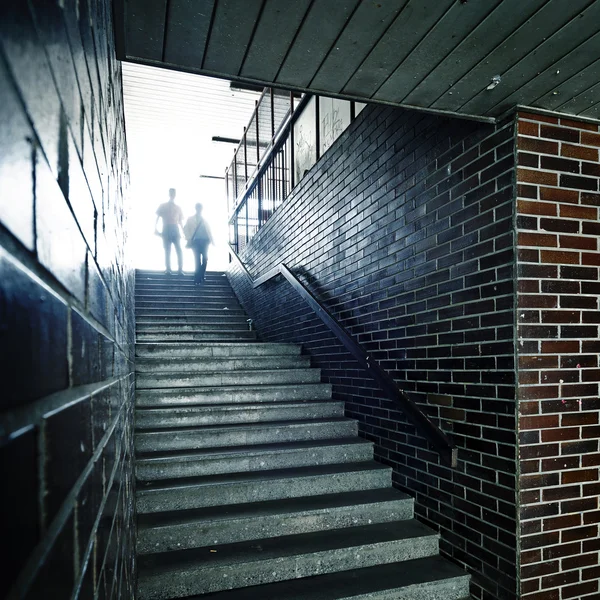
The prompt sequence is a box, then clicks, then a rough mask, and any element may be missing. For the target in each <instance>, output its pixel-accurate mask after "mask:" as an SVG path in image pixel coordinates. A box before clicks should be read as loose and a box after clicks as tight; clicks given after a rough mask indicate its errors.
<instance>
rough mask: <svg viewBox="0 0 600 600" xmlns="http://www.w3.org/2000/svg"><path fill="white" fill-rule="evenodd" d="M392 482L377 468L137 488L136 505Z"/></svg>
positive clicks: (154, 508) (183, 505) (147, 508)
mask: <svg viewBox="0 0 600 600" xmlns="http://www.w3.org/2000/svg"><path fill="white" fill-rule="evenodd" d="M389 485H391V471H390V470H387V469H374V470H372V471H361V472H350V473H338V474H335V475H315V476H306V477H295V478H286V479H281V480H269V479H265V480H264V481H262V482H260V485H257V483H256V481H250V482H245V481H244V482H235V483H231V484H219V485H198V486H192V485H190V486H185V487H174V488H168V489H160V490H144V489H143V488H142V487H138V489H137V492H136V504H137V511H138V512H139V513H153V512H165V511H172V510H186V509H190V508H203V507H209V506H224V505H228V504H244V503H247V502H261V501H266V500H279V499H281V498H298V497H300V496H319V495H321V494H336V493H341V492H358V491H361V490H373V489H378V488H383V487H387V486H389Z"/></svg>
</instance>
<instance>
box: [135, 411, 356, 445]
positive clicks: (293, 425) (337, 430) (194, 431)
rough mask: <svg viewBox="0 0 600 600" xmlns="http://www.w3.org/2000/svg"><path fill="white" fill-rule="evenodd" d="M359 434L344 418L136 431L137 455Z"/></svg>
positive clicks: (354, 426) (354, 424) (351, 421)
mask: <svg viewBox="0 0 600 600" xmlns="http://www.w3.org/2000/svg"><path fill="white" fill-rule="evenodd" d="M357 431H358V429H357V422H356V421H354V420H353V419H346V418H343V417H329V418H323V419H305V420H291V421H273V422H268V423H242V424H228V425H213V426H209V425H207V426H205V427H198V426H197V427H179V428H175V427H166V428H155V429H143V430H139V429H136V433H135V450H136V452H153V451H154V452H156V451H158V452H163V451H166V450H193V449H197V448H222V447H230V446H246V445H254V444H271V443H274V442H278V443H284V442H298V441H306V440H326V439H335V438H344V437H350V436H352V435H357Z"/></svg>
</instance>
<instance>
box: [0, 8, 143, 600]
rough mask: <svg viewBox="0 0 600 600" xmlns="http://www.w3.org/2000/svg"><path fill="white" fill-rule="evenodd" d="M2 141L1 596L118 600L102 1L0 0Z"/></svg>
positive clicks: (118, 171) (119, 278)
mask: <svg viewBox="0 0 600 600" xmlns="http://www.w3.org/2000/svg"><path fill="white" fill-rule="evenodd" d="M0 143H1V144H2V152H1V153H0V156H1V158H0V364H1V365H2V375H3V392H2V394H1V399H0V470H1V477H2V483H3V489H4V490H5V493H3V494H2V511H1V512H2V520H1V523H2V526H1V532H0V533H1V535H0V537H1V538H2V540H3V542H4V543H3V546H4V547H5V548H6V549H7V552H5V553H4V555H3V565H2V577H1V578H0V596H2V597H5V596H6V595H7V594H8V593H9V590H12V592H11V593H10V596H8V597H10V598H82V599H83V598H86V599H87V598H99V599H100V598H110V597H115V598H116V597H123V598H131V597H133V593H134V592H133V584H134V580H135V560H134V554H133V550H134V535H133V519H134V514H133V508H134V507H133V478H132V473H133V467H132V450H133V438H132V430H131V425H132V420H133V416H132V409H133V368H132V367H133V362H132V361H133V351H132V350H133V345H132V342H133V335H134V320H133V314H132V309H133V303H132V301H131V291H132V289H133V273H132V271H131V270H130V268H129V266H128V264H127V262H126V260H125V220H124V212H125V209H126V204H125V191H126V186H127V177H128V174H127V153H126V148H125V134H124V119H123V101H122V92H121V74H120V66H119V64H118V63H117V62H116V61H115V59H114V42H113V37H112V11H111V4H110V3H109V2H108V1H105V0H94V1H92V0H81V1H80V2H78V3H72V2H67V3H63V2H58V1H52V2H46V1H42V0H32V1H30V2H5V3H2V4H0ZM9 491H10V493H9Z"/></svg>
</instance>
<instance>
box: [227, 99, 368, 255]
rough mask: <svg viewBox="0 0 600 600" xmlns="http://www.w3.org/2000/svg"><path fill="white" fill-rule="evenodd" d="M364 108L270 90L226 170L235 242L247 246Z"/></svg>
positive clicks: (231, 238) (231, 240)
mask: <svg viewBox="0 0 600 600" xmlns="http://www.w3.org/2000/svg"><path fill="white" fill-rule="evenodd" d="M361 107H364V104H360V103H356V102H350V101H348V100H335V99H332V98H324V97H319V96H310V95H306V94H304V95H301V96H299V95H295V94H293V93H290V92H283V91H280V90H273V89H270V88H266V89H265V91H264V92H263V94H262V95H261V97H260V99H259V100H258V102H257V104H256V107H255V109H254V112H253V113H252V118H251V119H250V124H249V125H248V127H247V128H246V129H245V130H244V135H243V137H242V139H241V141H240V143H239V145H238V147H237V149H236V151H235V155H234V158H233V161H232V162H231V165H230V166H229V168H228V169H227V170H226V172H225V181H226V185H227V198H228V206H229V232H230V233H229V243H230V245H231V246H233V247H234V248H235V249H236V250H237V251H238V252H240V251H242V250H243V249H244V247H245V246H246V244H247V243H248V242H249V241H250V240H251V239H252V237H253V236H254V235H255V234H256V233H257V231H258V230H259V229H260V228H261V227H262V226H263V225H264V224H265V223H266V222H267V221H268V220H269V219H270V218H271V217H272V216H273V214H274V213H275V211H276V210H277V208H279V206H280V205H281V203H282V202H283V201H284V200H285V199H286V198H287V196H288V195H289V194H290V192H291V191H292V189H293V188H294V187H295V185H296V184H297V183H298V182H299V181H300V180H301V179H302V177H303V176H304V175H305V174H306V172H307V171H308V170H309V169H310V168H311V167H312V166H313V165H314V163H315V162H316V161H317V160H318V159H319V158H320V157H321V155H322V154H323V153H324V152H325V151H326V150H327V149H328V148H329V146H331V144H333V142H334V141H335V139H337V137H338V136H339V135H340V134H341V133H342V132H343V131H344V130H345V129H346V127H347V126H348V125H349V124H350V122H351V121H352V120H353V119H354V118H355V117H356V114H357V113H358V112H360V110H361Z"/></svg>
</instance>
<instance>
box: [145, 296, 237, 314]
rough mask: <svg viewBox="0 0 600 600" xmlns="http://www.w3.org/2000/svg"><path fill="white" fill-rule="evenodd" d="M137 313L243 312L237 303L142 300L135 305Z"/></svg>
mask: <svg viewBox="0 0 600 600" xmlns="http://www.w3.org/2000/svg"><path fill="white" fill-rule="evenodd" d="M135 307H136V311H137V312H139V311H140V310H146V309H154V310H165V309H181V310H186V309H187V310H191V309H195V310H202V309H214V310H223V309H224V308H225V307H227V309H228V310H241V306H240V305H239V304H238V303H237V302H221V301H214V300H212V299H211V300H200V299H196V300H189V301H184V300H181V299H178V300H173V301H172V302H164V301H161V300H143V301H142V300H140V301H136V303H135Z"/></svg>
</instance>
